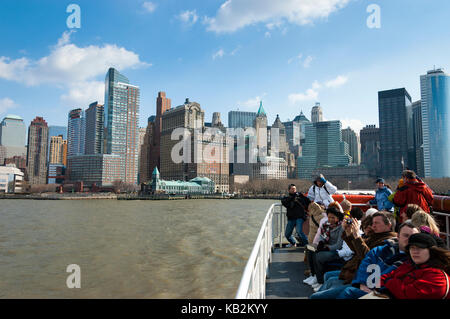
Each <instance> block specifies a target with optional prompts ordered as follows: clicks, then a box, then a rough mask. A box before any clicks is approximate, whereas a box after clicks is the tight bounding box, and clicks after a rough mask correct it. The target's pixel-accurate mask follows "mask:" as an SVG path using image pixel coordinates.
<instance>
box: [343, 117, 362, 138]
mask: <svg viewBox="0 0 450 319" xmlns="http://www.w3.org/2000/svg"><path fill="white" fill-rule="evenodd" d="M340 121H341V123H342V129H345V128H348V127H350V128H351V129H352V130H353V131H355V132H356V134H358V135H359V131H361V130H362V129H363V128H364V127H365V126H366V125H365V124H364V123H363V122H361V121H360V120H357V119H349V118H344V119H340Z"/></svg>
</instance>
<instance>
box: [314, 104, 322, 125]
mask: <svg viewBox="0 0 450 319" xmlns="http://www.w3.org/2000/svg"><path fill="white" fill-rule="evenodd" d="M322 121H323V111H322V107H321V106H320V103H316V105H315V106H313V108H312V109H311V122H313V123H317V122H322Z"/></svg>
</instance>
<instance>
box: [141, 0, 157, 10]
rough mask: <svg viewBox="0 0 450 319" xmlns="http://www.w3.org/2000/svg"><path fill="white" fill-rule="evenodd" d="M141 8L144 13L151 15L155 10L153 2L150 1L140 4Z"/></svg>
mask: <svg viewBox="0 0 450 319" xmlns="http://www.w3.org/2000/svg"><path fill="white" fill-rule="evenodd" d="M142 7H143V8H144V10H145V11H147V12H149V13H152V12H154V11H155V10H156V4H154V3H153V2H150V1H146V2H144V3H143V4H142Z"/></svg>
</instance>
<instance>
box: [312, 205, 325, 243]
mask: <svg viewBox="0 0 450 319" xmlns="http://www.w3.org/2000/svg"><path fill="white" fill-rule="evenodd" d="M308 212H309V216H310V221H309V233H308V242H309V243H312V242H314V237H315V236H316V234H317V230H318V229H319V226H320V224H319V223H320V221H321V220H322V218H324V217H326V215H325V211H324V210H323V209H322V208H321V207H320V206H319V205H318V204H317V203H314V202H312V203H311V204H309V206H308ZM313 219H314V220H315V221H316V223H317V225H316V223H315V222H314V221H313ZM318 225H319V226H318Z"/></svg>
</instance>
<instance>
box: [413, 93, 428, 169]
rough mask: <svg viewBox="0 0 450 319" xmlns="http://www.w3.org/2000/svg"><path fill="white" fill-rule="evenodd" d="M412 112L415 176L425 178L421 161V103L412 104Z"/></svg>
mask: <svg viewBox="0 0 450 319" xmlns="http://www.w3.org/2000/svg"><path fill="white" fill-rule="evenodd" d="M412 110H413V134H414V150H415V151H416V174H417V175H418V176H421V177H424V176H425V167H424V161H423V131H422V101H417V102H414V103H413V104H412Z"/></svg>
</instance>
